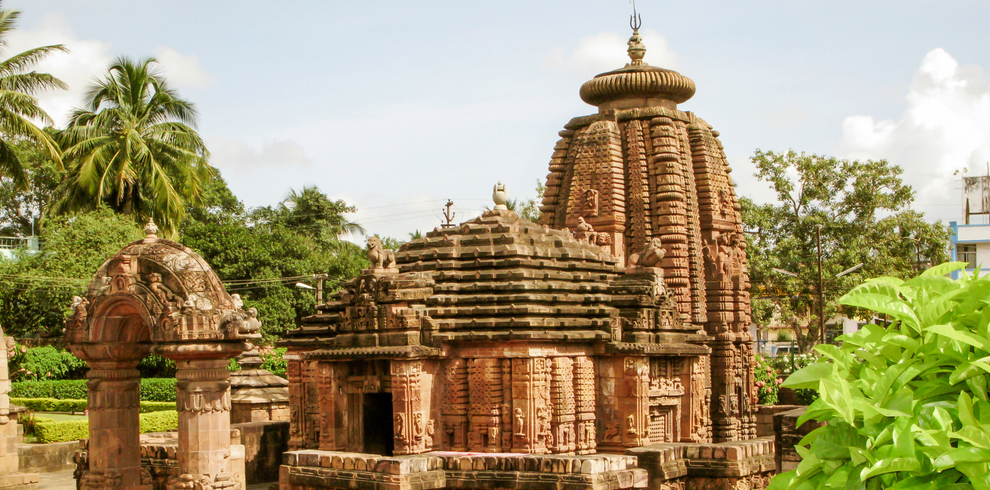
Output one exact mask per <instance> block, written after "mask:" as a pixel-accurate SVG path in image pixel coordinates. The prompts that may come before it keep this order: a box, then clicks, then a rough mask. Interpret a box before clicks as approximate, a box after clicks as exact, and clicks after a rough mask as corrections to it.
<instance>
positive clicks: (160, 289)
mask: <svg viewBox="0 0 990 490" xmlns="http://www.w3.org/2000/svg"><path fill="white" fill-rule="evenodd" d="M148 289H149V290H150V291H151V294H154V295H155V297H156V298H158V301H160V302H161V304H162V305H163V306H164V307H165V308H168V307H169V306H170V305H171V304H172V301H173V300H176V299H177V298H176V296H175V294H174V293H172V291H169V289H168V288H167V287H165V285H164V284H162V275H161V274H159V273H157V272H152V273H151V274H148Z"/></svg>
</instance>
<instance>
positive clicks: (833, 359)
mask: <svg viewBox="0 0 990 490" xmlns="http://www.w3.org/2000/svg"><path fill="white" fill-rule="evenodd" d="M965 266H966V264H965V263H962V262H955V263H948V264H942V265H939V266H936V267H934V268H931V269H928V270H926V271H925V272H923V273H922V274H921V275H920V276H918V277H915V278H913V279H909V280H907V281H904V280H902V279H898V278H893V277H881V278H878V279H874V280H871V281H867V282H866V283H864V284H862V285H860V286H857V287H856V288H854V289H853V290H852V291H850V292H849V293H848V294H846V295H845V296H844V297H842V299H841V302H842V303H843V304H844V305H846V306H849V307H855V308H865V309H868V310H871V311H873V312H875V313H877V314H883V315H886V316H887V318H888V319H889V320H890V323H889V325H888V326H886V327H883V326H880V325H875V324H869V325H866V326H865V327H864V328H863V329H861V330H860V331H859V332H857V333H855V334H852V335H849V336H843V337H840V338H841V340H842V341H843V342H842V345H841V347H839V346H835V345H820V346H817V347H816V348H815V349H816V350H817V351H818V352H819V353H820V354H821V355H822V358H821V359H820V360H819V361H818V362H817V363H815V364H811V365H809V366H807V367H806V368H804V369H801V370H800V371H798V372H796V373H794V374H792V375H791V376H790V377H788V378H787V381H785V382H784V385H783V386H785V387H789V388H811V389H814V390H817V391H818V392H819V394H820V397H819V399H818V400H817V401H815V402H814V403H812V404H811V406H810V407H808V410H807V412H806V413H805V414H804V416H802V417H801V419H799V420H798V422H799V423H803V422H804V421H805V420H819V421H823V422H827V425H825V426H823V427H820V428H818V429H815V430H814V431H812V432H811V433H809V434H808V435H807V436H806V437H805V438H804V439H802V441H801V442H800V444H799V445H798V446H796V447H795V449H797V451H798V453H799V454H800V455H801V457H802V461H801V463H800V465H798V468H797V470H796V471H791V472H788V473H784V474H782V475H779V476H777V477H775V478H774V479H773V481H772V482H771V485H770V489H771V490H782V489H795V490H796V489H803V488H839V489H847V488H848V489H864V490H872V489H881V488H889V489H908V488H911V489H938V488H954V489H987V488H990V364H988V363H987V361H988V360H990V309H988V308H987V302H988V301H987V298H988V297H990V277H975V276H969V275H966V274H965V272H963V275H962V278H961V279H959V280H957V281H953V280H951V279H949V278H947V277H945V276H946V274H948V273H950V272H952V271H957V270H960V269H963V268H964V267H965Z"/></svg>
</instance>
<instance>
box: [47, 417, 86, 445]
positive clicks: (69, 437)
mask: <svg viewBox="0 0 990 490" xmlns="http://www.w3.org/2000/svg"><path fill="white" fill-rule="evenodd" d="M34 435H35V436H36V437H37V438H38V442H41V443H49V442H67V441H78V440H79V439H88V438H89V422H88V421H86V420H61V421H54V420H52V421H49V420H38V421H36V422H35V424H34Z"/></svg>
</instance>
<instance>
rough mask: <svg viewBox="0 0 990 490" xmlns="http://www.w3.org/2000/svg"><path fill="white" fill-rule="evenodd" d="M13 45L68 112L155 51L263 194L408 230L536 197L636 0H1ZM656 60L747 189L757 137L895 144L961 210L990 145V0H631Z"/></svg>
mask: <svg viewBox="0 0 990 490" xmlns="http://www.w3.org/2000/svg"><path fill="white" fill-rule="evenodd" d="M3 6H4V7H5V8H13V9H17V10H21V11H22V12H23V16H22V18H21V21H20V24H19V25H20V29H19V30H18V31H16V32H15V34H14V35H13V36H12V37H11V45H10V47H9V49H11V50H21V49H25V48H28V47H33V46H38V45H43V44H53V43H65V44H66V45H67V46H68V47H69V48H70V49H71V50H72V53H71V54H69V55H64V56H61V55H60V56H59V57H53V58H52V59H50V60H47V61H46V62H45V63H44V64H43V65H42V66H41V67H40V68H41V69H42V70H45V71H49V72H51V73H53V74H55V75H56V76H60V77H62V78H63V79H64V80H66V81H67V82H68V83H69V84H70V85H71V86H72V89H71V90H70V91H69V92H66V93H60V94H45V95H44V96H43V97H42V103H43V104H44V106H45V107H46V108H47V109H48V110H49V112H50V113H51V114H52V116H53V117H54V118H55V119H56V120H63V119H64V115H65V113H66V112H67V111H68V109H69V108H71V106H72V105H75V104H78V103H79V100H80V99H81V94H82V92H83V91H84V89H85V85H86V84H87V83H88V82H89V81H90V80H92V78H93V77H94V76H97V75H99V74H101V73H102V72H103V71H105V69H106V67H107V66H108V64H109V62H110V60H111V59H113V58H114V57H116V56H129V57H132V58H143V57H148V56H155V57H156V58H158V59H159V60H160V61H161V63H162V65H163V68H164V70H165V74H166V76H167V77H168V78H169V79H170V80H171V81H172V82H173V83H174V85H175V86H176V87H177V88H178V89H179V91H180V93H181V95H182V96H183V97H185V98H187V99H189V100H191V101H193V102H194V103H195V104H196V105H197V107H198V109H199V112H200V122H199V129H200V132H201V133H202V135H203V136H204V137H205V138H206V140H207V143H208V144H209V146H210V150H211V152H212V153H213V158H212V163H213V164H214V165H215V166H217V167H218V168H219V169H220V170H221V171H222V173H223V175H224V178H226V179H227V181H228V183H229V184H230V186H231V188H232V189H233V191H234V192H235V193H236V194H237V195H238V197H240V198H241V199H242V200H243V201H244V202H245V203H246V204H247V205H249V206H259V205H270V204H275V203H277V202H279V201H280V200H281V199H283V198H284V197H285V195H286V194H287V193H288V191H289V189H290V188H295V189H299V188H301V187H303V186H308V185H316V186H318V187H319V188H320V189H321V190H323V191H324V192H326V193H327V194H329V195H331V196H333V197H337V198H343V199H346V200H347V201H348V202H351V203H353V204H355V205H356V206H358V208H359V212H358V213H357V214H356V215H355V216H354V219H356V220H357V221H358V222H359V223H362V224H364V225H365V226H366V228H367V229H368V230H369V231H371V232H373V233H380V234H383V235H390V236H394V237H398V238H405V237H407V234H408V233H409V232H411V231H413V230H416V229H420V230H423V231H425V230H429V229H432V228H433V227H434V226H437V225H438V224H439V223H440V221H439V216H440V209H441V207H442V204H443V203H444V202H445V201H446V199H447V198H452V199H453V200H454V202H455V204H456V207H455V211H457V212H458V214H457V217H456V219H455V220H456V221H462V220H464V219H467V218H469V217H472V216H474V215H475V214H477V213H478V212H480V210H481V209H483V208H484V206H486V205H489V204H490V195H491V187H492V185H493V184H494V183H495V182H496V181H500V180H501V181H502V182H504V183H506V184H507V186H508V189H509V192H510V195H512V196H514V197H520V198H528V197H531V196H532V195H533V194H534V193H535V191H534V187H535V182H536V180H537V179H543V178H545V176H546V173H547V162H548V161H549V158H550V154H551V152H552V149H553V146H554V143H555V142H556V140H557V139H558V137H557V132H558V131H559V130H560V129H562V127H563V125H564V124H565V123H566V122H567V121H568V120H569V119H570V118H572V117H575V116H580V115H585V114H590V113H592V112H594V111H595V108H593V107H591V106H588V105H586V104H584V103H583V102H582V101H581V99H580V98H579V97H578V89H579V88H580V85H581V83H583V82H584V81H586V80H588V79H590V78H592V77H593V76H594V75H595V74H597V73H601V72H604V71H608V70H610V69H614V68H618V67H621V66H622V65H623V64H624V63H625V62H626V61H627V57H626V54H625V40H626V39H627V38H628V37H629V27H628V20H629V13H630V10H631V5H630V4H629V2H628V1H627V0H597V1H579V0H568V1H563V0H543V1H539V2H533V1H512V0H504V1H501V2H465V1H460V2H449V1H448V2H439V1H419V2H391V1H382V2H341V1H312V2H303V1H288V2H280V3H277V4H276V3H275V2H270V1H267V2H261V1H252V0H244V1H209V0H208V1H203V0H200V1H196V2H192V1H182V0H170V1H168V2H162V1H141V0H127V1H117V0H103V1H96V0H91V1H85V0H74V1H65V0H7V1H6V2H4V3H3ZM637 6H638V9H639V11H640V12H641V13H642V16H643V32H644V34H645V40H646V45H647V50H648V51H647V58H646V61H647V62H649V63H650V64H653V65H659V66H663V67H666V68H672V69H675V70H677V71H679V72H681V73H682V74H684V75H687V76H688V77H691V78H692V79H693V80H694V81H695V83H696V84H697V87H698V90H697V93H696V95H695V96H694V98H693V99H691V100H689V101H687V102H686V103H684V104H681V106H680V109H682V110H687V111H693V112H695V113H696V114H698V115H699V116H700V117H702V118H703V119H705V120H706V121H708V123H709V124H711V125H713V126H714V127H715V129H717V130H718V131H719V132H720V133H721V140H722V142H723V143H724V145H725V150H726V154H727V155H728V157H729V160H730V162H731V163H732V166H733V168H734V173H733V177H734V178H735V179H736V181H737V183H738V191H739V193H740V194H741V195H747V196H750V197H753V198H754V199H757V200H759V201H766V200H768V199H772V198H773V196H772V194H770V193H769V191H768V190H767V188H766V186H764V185H762V184H760V183H759V182H757V181H756V180H755V179H754V178H753V177H752V174H753V168H752V165H751V164H750V163H749V161H748V157H749V156H750V155H752V153H753V151H754V150H755V149H757V148H761V149H764V150H778V151H783V150H787V149H789V148H792V149H795V150H797V151H807V152H814V153H823V154H829V155H835V156H839V157H843V158H873V159H877V158H886V159H888V160H890V161H891V162H892V163H895V164H898V165H901V166H902V167H903V168H904V169H905V171H906V179H907V180H908V182H909V183H911V184H913V185H915V187H916V189H917V190H918V201H917V209H919V210H921V211H924V212H926V214H927V215H929V216H931V217H932V218H933V219H936V218H937V219H942V220H943V221H947V220H950V219H960V213H961V210H960V208H961V206H960V204H959V203H960V197H959V190H958V189H957V187H958V184H957V180H956V179H957V177H954V176H953V172H954V171H955V170H961V169H964V168H970V175H973V174H974V173H982V172H985V169H986V163H985V162H986V161H987V160H990V79H988V77H987V75H986V73H985V72H984V70H985V68H984V67H990V50H988V49H987V46H990V29H987V28H986V26H985V21H986V19H987V18H990V2H986V1H943V2H935V1H875V2H873V1H871V2H862V1H855V2H853V1H831V2H820V1H819V2H807V1H804V2H795V1H764V2H729V1H722V2H714V1H691V2H670V1H666V2H659V1H649V0H641V1H640V2H638V3H637Z"/></svg>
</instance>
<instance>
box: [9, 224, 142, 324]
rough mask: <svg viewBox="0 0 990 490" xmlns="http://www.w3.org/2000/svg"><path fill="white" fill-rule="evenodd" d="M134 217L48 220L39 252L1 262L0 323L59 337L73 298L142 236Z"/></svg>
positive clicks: (82, 291)
mask: <svg viewBox="0 0 990 490" xmlns="http://www.w3.org/2000/svg"><path fill="white" fill-rule="evenodd" d="M141 237H142V233H141V231H140V229H138V227H137V226H135V225H134V223H133V222H132V221H130V220H129V219H127V218H126V217H122V216H120V215H118V214H116V213H114V212H113V211H112V210H110V209H107V208H100V209H97V210H96V211H93V212H89V213H80V214H76V215H73V216H62V217H57V218H50V219H49V220H48V221H47V223H46V226H45V227H44V229H43V230H42V233H41V239H42V241H43V243H44V247H43V249H42V251H41V253H39V254H37V255H26V254H24V255H21V256H20V257H17V258H15V260H6V261H4V260H0V279H2V280H0V325H3V328H4V330H5V331H6V332H7V333H8V334H10V335H14V336H17V337H28V336H34V335H36V334H40V335H43V336H59V335H61V332H62V328H63V326H64V325H63V322H64V320H65V315H66V314H67V313H68V312H69V305H70V304H71V303H72V296H75V295H81V294H83V293H84V292H85V289H86V286H87V285H88V284H89V282H90V280H92V278H93V274H95V273H96V271H97V269H99V268H100V266H101V265H103V262H105V261H106V260H107V259H109V258H110V257H111V256H112V255H113V254H115V253H117V252H118V251H119V250H120V249H121V248H123V247H124V245H127V244H128V243H131V242H133V241H134V240H137V239H140V238H141Z"/></svg>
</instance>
